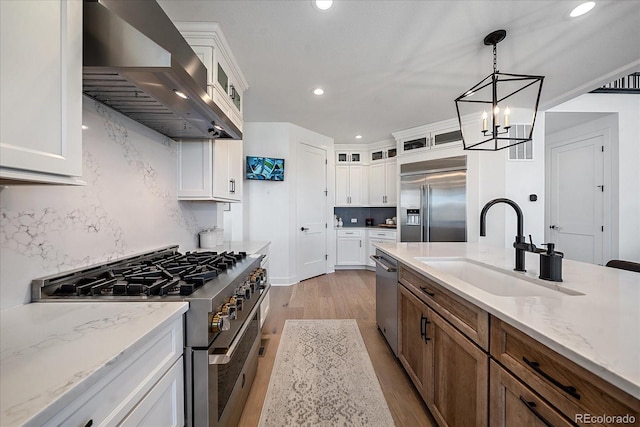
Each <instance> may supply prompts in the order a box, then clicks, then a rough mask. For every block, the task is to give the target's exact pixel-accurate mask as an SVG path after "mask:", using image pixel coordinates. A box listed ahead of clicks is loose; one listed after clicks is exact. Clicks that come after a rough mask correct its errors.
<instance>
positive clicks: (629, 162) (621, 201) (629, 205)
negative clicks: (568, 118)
mask: <svg viewBox="0 0 640 427" xmlns="http://www.w3.org/2000/svg"><path fill="white" fill-rule="evenodd" d="M548 112H585V113H591V112H596V113H617V115H618V143H617V153H615V154H614V158H613V159H612V160H613V170H614V172H615V171H616V170H617V172H618V173H614V176H613V179H614V182H616V181H617V183H616V187H617V192H616V193H615V194H614V195H613V199H614V203H616V201H617V221H616V219H614V222H617V230H615V231H618V233H617V235H618V236H617V237H618V240H617V245H615V247H614V248H612V255H613V256H617V257H618V258H620V259H626V260H632V261H636V262H640V240H639V239H638V236H640V97H639V96H637V95H623V94H602V93H597V94H585V95H582V96H579V97H578V98H575V99H573V100H571V101H568V102H565V103H564V104H561V105H558V106H556V107H554V108H551V109H550V110H548ZM614 144H615V142H614ZM614 242H615V239H614ZM616 250H617V255H615V254H616Z"/></svg>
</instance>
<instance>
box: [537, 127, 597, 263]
mask: <svg viewBox="0 0 640 427" xmlns="http://www.w3.org/2000/svg"><path fill="white" fill-rule="evenodd" d="M603 147H604V137H603V135H591V136H585V137H576V138H574V139H571V140H567V141H564V142H559V143H557V144H554V145H553V146H551V147H549V150H548V161H549V169H548V170H549V174H548V179H549V186H548V188H549V193H550V194H549V198H548V200H549V203H550V206H549V210H548V214H549V224H548V225H549V229H548V236H549V241H551V242H555V243H556V247H557V249H558V250H559V251H561V252H564V254H565V258H568V259H572V260H576V261H582V262H588V263H592V264H603V231H604V230H603V229H604V221H603V212H604V190H606V191H609V189H607V188H604V187H603V185H604V174H603V169H604V155H603Z"/></svg>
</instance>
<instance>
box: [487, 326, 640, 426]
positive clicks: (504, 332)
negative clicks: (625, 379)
mask: <svg viewBox="0 0 640 427" xmlns="http://www.w3.org/2000/svg"><path fill="white" fill-rule="evenodd" d="M491 356H492V358H494V359H495V360H496V361H498V362H499V363H500V364H501V365H502V366H503V367H504V368H505V369H507V370H508V371H510V372H511V373H513V374H514V376H515V377H517V378H519V379H520V380H521V381H522V382H524V383H526V384H527V385H528V386H529V388H530V389H532V390H533V391H535V393H537V394H538V395H539V396H541V397H542V398H544V399H546V400H547V401H548V402H550V403H551V404H552V405H553V406H555V408H557V410H559V411H560V412H561V413H562V414H564V415H565V416H566V418H568V419H569V420H571V421H574V422H575V421H577V424H578V425H582V424H592V423H588V422H584V423H583V422H580V421H586V420H585V416H593V417H598V416H603V415H607V416H610V417H616V416H620V417H623V416H625V415H627V416H628V417H631V416H633V417H634V419H635V423H632V425H633V424H635V425H638V423H640V401H638V399H636V398H634V397H633V396H630V395H629V394H627V393H625V392H623V391H622V390H620V389H618V388H617V387H615V386H613V385H611V384H609V383H607V382H606V381H604V380H602V379H600V378H598V377H597V376H596V375H594V374H592V373H591V372H589V371H587V370H586V369H584V368H582V367H580V366H578V365H577V364H575V363H574V362H572V361H570V360H569V359H567V358H566V357H564V356H562V355H560V354H558V353H556V352H555V351H553V350H551V349H550V348H548V347H546V346H544V345H543V344H541V343H539V342H538V341H536V340H534V339H533V338H531V337H529V336H528V335H526V334H525V333H523V332H522V331H520V330H518V329H516V328H514V327H513V326H511V325H508V324H507V323H505V322H503V321H501V320H500V319H498V318H497V317H493V316H492V317H491ZM501 369H502V368H501ZM492 375H493V371H492ZM492 381H493V376H492ZM492 390H493V388H492ZM492 419H493V417H492ZM611 420H612V421H613V422H606V420H605V422H604V423H602V424H596V425H616V424H618V425H619V424H621V423H616V422H615V419H614V418H611ZM496 425H499V424H496ZM553 425H556V424H555V423H553Z"/></svg>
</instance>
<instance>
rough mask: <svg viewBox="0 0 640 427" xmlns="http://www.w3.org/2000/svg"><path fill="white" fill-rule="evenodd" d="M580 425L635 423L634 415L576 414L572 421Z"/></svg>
mask: <svg viewBox="0 0 640 427" xmlns="http://www.w3.org/2000/svg"><path fill="white" fill-rule="evenodd" d="M573 421H575V422H576V423H580V424H634V423H635V422H636V417H635V415H632V414H625V415H606V414H603V415H593V414H576V415H575V419H574V420H573Z"/></svg>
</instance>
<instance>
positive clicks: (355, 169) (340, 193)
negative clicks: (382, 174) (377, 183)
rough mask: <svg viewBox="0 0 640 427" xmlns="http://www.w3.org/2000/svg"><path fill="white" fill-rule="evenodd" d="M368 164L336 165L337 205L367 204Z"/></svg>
mask: <svg viewBox="0 0 640 427" xmlns="http://www.w3.org/2000/svg"><path fill="white" fill-rule="evenodd" d="M368 169H369V167H368V166H358V165H351V166H345V165H337V166H336V206H364V205H366V204H367V190H368V187H367V172H368Z"/></svg>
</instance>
